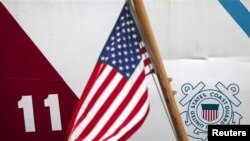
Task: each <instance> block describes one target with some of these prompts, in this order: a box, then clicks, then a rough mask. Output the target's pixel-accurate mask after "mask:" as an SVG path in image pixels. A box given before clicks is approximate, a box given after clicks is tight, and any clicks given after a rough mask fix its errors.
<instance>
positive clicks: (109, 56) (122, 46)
mask: <svg viewBox="0 0 250 141" xmlns="http://www.w3.org/2000/svg"><path fill="white" fill-rule="evenodd" d="M141 41H142V40H141V37H140V36H139V32H138V29H137V27H136V24H135V21H134V20H133V17H132V16H131V14H130V11H129V9H128V6H127V5H125V6H124V7H123V9H122V12H121V14H120V16H119V18H118V20H117V22H116V24H115V27H114V29H113V31H112V32H111V35H110V36H109V39H108V41H107V42H106V44H105V47H104V49H103V51H102V53H101V55H100V57H99V60H98V61H99V62H102V63H106V64H108V65H110V66H112V67H114V68H115V69H116V70H117V71H118V72H120V73H121V74H122V75H123V76H124V77H125V78H127V79H129V78H130V76H131V75H132V74H133V72H134V70H135V68H136V67H137V65H138V64H139V62H140V60H141V58H142V57H141V54H140V47H139V43H140V42H141Z"/></svg>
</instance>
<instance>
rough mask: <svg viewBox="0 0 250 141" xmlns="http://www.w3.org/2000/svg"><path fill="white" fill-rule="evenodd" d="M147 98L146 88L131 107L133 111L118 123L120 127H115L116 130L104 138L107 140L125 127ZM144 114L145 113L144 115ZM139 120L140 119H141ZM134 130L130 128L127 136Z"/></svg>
mask: <svg viewBox="0 0 250 141" xmlns="http://www.w3.org/2000/svg"><path fill="white" fill-rule="evenodd" d="M147 98H148V95H147V89H146V90H145V92H144V94H143V96H142V97H141V99H140V100H139V101H138V103H137V104H136V106H135V108H134V109H133V111H132V112H131V113H130V114H129V116H128V117H127V118H126V120H125V121H124V122H123V123H122V124H121V125H120V127H118V128H117V130H116V131H115V132H114V133H113V134H112V135H110V136H109V137H107V138H106V139H104V140H109V139H110V138H112V137H113V136H114V135H116V134H118V133H119V132H120V131H121V130H122V129H123V127H125V126H126V125H127V124H128V123H129V122H130V121H131V120H132V119H133V117H135V115H136V114H137V113H138V111H140V109H141V108H142V106H143V105H144V103H145V102H146V100H147ZM144 116H146V115H144ZM143 119H144V118H142V119H141V120H143ZM141 120H140V121H141ZM133 133H134V132H133V131H131V129H130V130H129V131H128V132H127V135H126V136H127V137H130V136H131V135H132V134H133Z"/></svg>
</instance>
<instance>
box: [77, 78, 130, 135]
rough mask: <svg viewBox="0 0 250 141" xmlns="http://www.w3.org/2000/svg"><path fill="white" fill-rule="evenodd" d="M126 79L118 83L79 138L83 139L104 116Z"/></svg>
mask: <svg viewBox="0 0 250 141" xmlns="http://www.w3.org/2000/svg"><path fill="white" fill-rule="evenodd" d="M126 81H127V80H126V79H125V78H122V79H121V80H120V82H119V83H118V85H117V87H116V88H115V89H114V91H113V92H112V93H111V94H110V96H109V98H108V99H107V100H106V101H105V102H104V104H103V105H102V107H101V108H100V109H99V111H98V112H97V113H96V115H95V116H94V118H93V119H92V120H91V121H90V123H89V124H88V126H87V127H86V128H85V129H84V130H83V131H82V134H80V136H79V138H80V139H84V138H85V137H86V136H87V135H88V134H89V133H90V132H91V131H92V130H93V128H94V127H95V126H96V124H97V123H98V121H99V120H100V119H101V118H102V116H103V115H104V114H105V112H106V111H107V110H108V108H109V107H110V105H111V104H112V103H113V101H114V100H115V98H116V97H117V96H118V95H119V93H120V91H121V90H122V88H123V86H124V85H125V84H126Z"/></svg>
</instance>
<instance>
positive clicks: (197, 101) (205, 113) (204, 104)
mask: <svg viewBox="0 0 250 141" xmlns="http://www.w3.org/2000/svg"><path fill="white" fill-rule="evenodd" d="M204 88H205V84H204V83H203V82H200V83H199V84H198V85H196V86H194V87H193V86H192V85H191V84H189V83H186V84H184V85H183V86H182V88H181V91H182V93H183V94H184V95H185V96H184V97H183V98H182V99H181V100H180V104H181V105H182V106H183V107H184V108H187V111H184V112H182V113H181V117H182V119H183V121H184V122H185V125H186V129H187V134H188V135H189V136H190V137H192V138H195V139H200V140H202V141H205V140H207V130H208V125H209V124H218V125H237V124H240V120H241V119H242V116H241V115H240V114H239V113H237V112H235V111H233V108H234V107H238V106H239V105H240V104H241V102H240V101H239V99H238V98H237V97H236V95H237V94H238V93H239V90H240V89H239V86H238V85H236V84H230V85H228V87H225V86H224V85H223V84H222V83H221V82H218V83H217V84H216V85H215V88H216V89H204Z"/></svg>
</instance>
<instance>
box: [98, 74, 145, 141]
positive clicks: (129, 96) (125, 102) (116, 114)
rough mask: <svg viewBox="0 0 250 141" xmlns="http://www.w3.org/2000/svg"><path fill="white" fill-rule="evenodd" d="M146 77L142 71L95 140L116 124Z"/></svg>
mask: <svg viewBox="0 0 250 141" xmlns="http://www.w3.org/2000/svg"><path fill="white" fill-rule="evenodd" d="M144 78H145V74H144V71H142V72H141V74H140V75H139V77H138V78H137V80H136V82H135V84H134V85H133V87H132V88H131V89H130V91H129V93H128V94H127V96H126V97H125V99H124V100H123V101H122V103H121V104H120V105H119V107H117V109H116V111H115V112H114V113H113V115H112V116H111V117H110V119H109V120H108V121H107V123H105V126H104V127H103V128H102V130H101V131H100V132H99V134H98V135H97V136H96V137H95V139H94V140H100V139H101V138H102V136H104V135H105V133H106V132H107V131H108V129H109V128H110V127H111V126H112V125H113V124H114V122H115V121H116V120H117V119H118V117H119V116H120V115H121V113H122V112H123V111H124V109H125V108H126V106H127V105H128V103H129V102H130V100H131V99H132V98H133V95H134V94H135V92H136V90H137V88H138V87H139V86H140V84H141V83H142V82H143V80H144Z"/></svg>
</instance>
